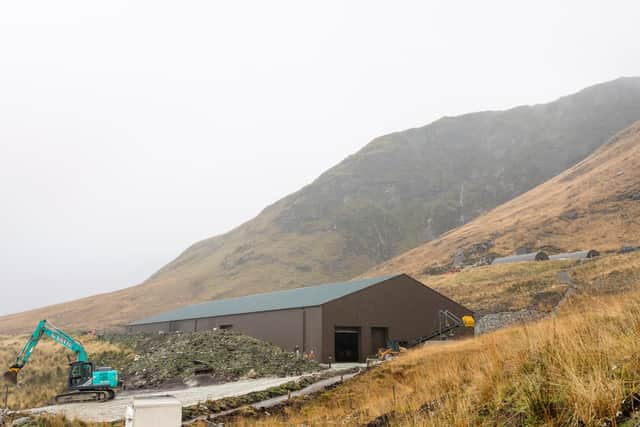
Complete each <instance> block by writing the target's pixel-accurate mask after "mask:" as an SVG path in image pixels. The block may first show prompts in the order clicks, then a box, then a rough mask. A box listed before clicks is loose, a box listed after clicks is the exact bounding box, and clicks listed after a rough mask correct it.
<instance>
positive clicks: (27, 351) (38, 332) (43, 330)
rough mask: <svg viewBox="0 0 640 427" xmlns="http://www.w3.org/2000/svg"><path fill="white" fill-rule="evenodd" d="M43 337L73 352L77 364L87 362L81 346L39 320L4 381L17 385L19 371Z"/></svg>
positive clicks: (61, 331) (63, 333)
mask: <svg viewBox="0 0 640 427" xmlns="http://www.w3.org/2000/svg"><path fill="white" fill-rule="evenodd" d="M43 335H47V336H48V337H50V338H51V339H52V340H54V341H55V342H57V343H58V344H61V345H63V346H65V347H67V348H68V349H69V350H71V351H73V352H74V353H75V354H76V356H77V358H78V361H79V362H86V361H87V352H86V351H85V349H84V347H83V346H82V344H80V343H79V342H78V341H76V340H75V339H74V338H73V337H72V336H70V335H69V334H67V333H66V332H64V331H63V330H61V329H58V328H57V327H55V326H54V325H52V324H51V323H49V322H47V321H46V320H41V321H40V322H38V326H36V328H35V329H34V330H33V332H32V333H31V336H30V337H29V339H28V340H27V342H26V343H25V345H24V346H23V347H22V350H20V352H19V353H18V356H17V357H16V361H15V363H14V364H13V365H11V366H10V367H9V369H8V370H7V371H6V372H5V373H4V375H3V376H2V377H3V378H4V379H5V380H6V381H8V382H10V383H12V384H13V385H17V384H18V374H19V373H20V370H21V369H22V368H23V367H24V365H26V364H27V362H28V361H29V358H30V357H31V353H33V350H35V348H36V346H37V345H38V343H39V342H40V338H42V336H43Z"/></svg>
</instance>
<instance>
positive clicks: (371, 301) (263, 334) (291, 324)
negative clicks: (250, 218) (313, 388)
mask: <svg viewBox="0 0 640 427" xmlns="http://www.w3.org/2000/svg"><path fill="white" fill-rule="evenodd" d="M440 310H448V311H450V312H451V313H453V314H455V315H457V316H459V317H462V316H466V315H472V312H471V310H469V309H467V308H465V307H464V306H462V305H460V304H458V303H456V302H455V301H453V300H451V299H449V298H447V297H445V296H444V295H442V294H440V293H438V292H436V291H435V290H433V289H430V288H428V287H427V286H425V285H424V284H422V283H421V282H419V281H417V280H415V279H413V278H412V277H410V276H407V275H405V274H399V275H392V276H384V277H376V278H370V279H362V280H355V281H350V282H342V283H332V284H325V285H319V286H309V287H303V288H297V289H290V290H284V291H277V292H269V293H262V294H255V295H249V296H245V297H238V298H229V299H222V300H215V301H210V302H206V303H202V304H196V305H191V306H187V307H182V308H178V309H176V310H173V311H169V312H166V313H162V314H158V315H156V316H153V317H149V318H147V319H143V320H139V321H136V322H133V323H131V324H130V325H128V326H127V330H128V332H153V333H157V332H161V331H162V332H176V331H182V332H193V331H205V330H214V329H216V330H225V329H231V330H234V331H238V332H242V333H244V334H246V335H249V336H253V337H255V338H258V339H261V340H263V341H267V342H271V343H273V344H275V345H277V346H279V347H282V348H283V349H285V350H288V351H294V350H296V349H297V350H299V351H301V352H306V353H309V352H311V351H313V353H314V354H315V355H316V358H317V359H318V360H320V361H322V362H325V363H326V362H330V361H335V362H357V361H360V362H362V361H364V360H365V359H366V357H368V356H370V355H375V353H376V351H377V349H378V348H381V347H384V346H385V345H386V342H387V340H388V339H393V340H397V341H400V342H403V341H406V342H408V341H411V340H413V339H415V338H417V337H420V336H424V335H428V334H431V333H433V332H436V331H438V328H440V327H442V325H441V324H439V322H440V319H439V312H440ZM465 334H473V330H463V329H460V330H459V331H456V335H465Z"/></svg>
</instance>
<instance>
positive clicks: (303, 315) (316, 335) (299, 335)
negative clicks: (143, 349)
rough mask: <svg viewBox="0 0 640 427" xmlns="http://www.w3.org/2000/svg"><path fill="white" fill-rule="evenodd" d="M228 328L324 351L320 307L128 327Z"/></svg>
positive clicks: (285, 345) (288, 347)
mask: <svg viewBox="0 0 640 427" xmlns="http://www.w3.org/2000/svg"><path fill="white" fill-rule="evenodd" d="M225 325H231V329H232V330H234V331H238V332H242V333H243V334H245V335H249V336H252V337H255V338H258V339H261V340H263V341H266V342H270V343H272V344H274V345H277V346H278V347H281V348H283V349H285V350H287V351H294V349H295V347H296V346H299V348H300V350H301V351H303V352H304V351H310V350H313V351H314V352H315V353H316V355H319V354H320V353H321V351H322V349H321V348H320V346H321V345H322V336H321V335H322V309H321V308H320V307H307V308H296V309H290V310H277V311H265V312H259V313H246V314H237V315H233V316H219V317H206V318H201V319H189V320H176V321H171V322H161V323H152V324H146V325H133V326H130V327H129V331H130V332H148V333H155V332H159V331H165V332H175V331H183V332H193V331H206V330H212V329H214V328H220V327H221V326H225ZM303 331H304V332H306V333H303Z"/></svg>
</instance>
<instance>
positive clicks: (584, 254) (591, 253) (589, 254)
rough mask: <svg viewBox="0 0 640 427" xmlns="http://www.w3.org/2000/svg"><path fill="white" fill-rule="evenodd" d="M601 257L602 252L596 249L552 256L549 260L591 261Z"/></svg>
mask: <svg viewBox="0 0 640 427" xmlns="http://www.w3.org/2000/svg"><path fill="white" fill-rule="evenodd" d="M597 256H600V252H598V251H596V250H595V249H590V250H588V251H578V252H565V253H562V254H556V255H551V256H550V257H549V259H552V260H560V259H578V260H585V259H591V258H595V257H597Z"/></svg>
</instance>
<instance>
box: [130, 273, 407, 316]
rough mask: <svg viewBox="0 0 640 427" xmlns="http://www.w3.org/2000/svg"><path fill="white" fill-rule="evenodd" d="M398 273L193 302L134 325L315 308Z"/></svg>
mask: <svg viewBox="0 0 640 427" xmlns="http://www.w3.org/2000/svg"><path fill="white" fill-rule="evenodd" d="M396 276H398V275H395V274H394V275H390V276H382V277H373V278H370V279H362V280H353V281H350V282H341V283H328V284H325V285H318V286H308V287H304V288H297V289H288V290H286V291H276V292H268V293H263V294H254V295H248V296H246V297H238V298H228V299H221V300H215V301H209V302H205V303H202V304H195V305H189V306H186V307H181V308H178V309H176V310H173V311H168V312H166V313H161V314H158V315H156V316H152V317H148V318H146V319H142V320H137V321H135V322H133V323H131V325H144V324H148V323H159V322H168V321H172V320H186V319H198V318H203V317H216V316H229V315H233V314H244V313H256V312H260V311H271V310H286V309H290V308H299V307H313V306H318V305H322V304H325V303H327V302H329V301H333V300H335V299H338V298H341V297H343V296H345V295H349V294H352V293H354V292H357V291H359V290H361V289H364V288H368V287H369V286H373V285H375V284H377V283H380V282H384V281H385V280H389V279H391V278H392V277H396Z"/></svg>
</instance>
